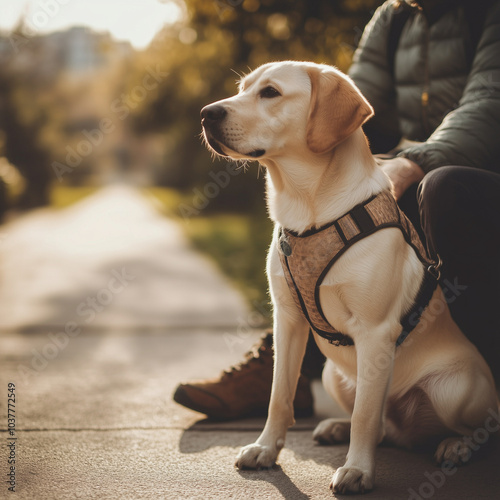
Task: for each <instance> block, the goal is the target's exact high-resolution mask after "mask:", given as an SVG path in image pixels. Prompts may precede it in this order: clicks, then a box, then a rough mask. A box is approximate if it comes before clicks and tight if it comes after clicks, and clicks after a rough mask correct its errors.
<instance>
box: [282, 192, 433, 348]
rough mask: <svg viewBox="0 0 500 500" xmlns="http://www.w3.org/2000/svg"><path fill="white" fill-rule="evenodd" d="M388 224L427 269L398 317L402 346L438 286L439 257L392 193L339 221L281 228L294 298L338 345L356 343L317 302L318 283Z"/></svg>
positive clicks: (285, 265) (286, 270) (317, 327)
mask: <svg viewBox="0 0 500 500" xmlns="http://www.w3.org/2000/svg"><path fill="white" fill-rule="evenodd" d="M387 227H396V228H399V229H400V230H401V232H402V233H403V236H404V238H405V240H406V242H407V243H408V244H409V245H411V246H412V248H413V249H414V250H415V253H416V254H417V256H418V258H419V259H420V261H421V262H422V265H423V266H424V268H425V272H424V277H423V279H422V283H421V285H420V289H419V292H418V293H417V297H416V299H415V303H414V304H413V307H412V308H411V309H410V311H409V312H408V313H406V314H405V315H404V316H403V317H402V318H401V320H400V323H401V326H402V332H401V335H400V336H399V337H398V339H397V341H396V345H397V346H398V345H400V344H401V343H402V342H403V341H404V340H405V338H406V337H407V336H408V334H409V333H410V332H411V331H412V330H413V328H415V326H416V325H417V324H418V322H419V320H420V317H421V316H422V313H423V311H424V309H425V308H426V307H427V305H428V304H429V301H430V299H431V297H432V295H433V293H434V290H435V289H436V287H437V283H438V280H439V277H440V272H439V268H440V265H441V261H440V260H439V261H438V262H437V263H436V262H435V261H433V260H432V259H431V258H430V257H429V256H428V254H427V252H426V251H425V249H424V247H423V245H422V242H421V241H420V238H419V236H418V234H417V232H416V230H415V228H414V227H413V225H412V224H411V222H410V221H409V220H408V219H407V217H406V216H405V214H404V213H403V212H402V211H401V209H400V208H399V206H398V204H397V203H396V200H395V199H394V197H393V196H392V194H391V193H390V192H389V191H383V192H381V193H379V194H378V195H375V196H373V197H372V198H370V199H368V200H366V201H364V202H363V203H360V204H359V205H357V206H355V207H354V208H353V209H352V210H350V211H349V212H348V213H346V214H345V215H343V216H342V217H340V218H339V219H337V220H335V221H333V222H330V223H329V224H326V225H325V226H323V227H320V228H318V229H311V230H309V231H306V232H304V233H301V234H297V233H296V232H294V231H291V230H288V229H283V228H281V229H280V236H279V242H278V250H279V256H280V260H281V265H282V266H283V271H284V273H285V278H286V281H287V283H288V287H289V288H290V291H291V293H292V297H293V299H294V301H295V303H296V304H297V306H298V307H299V309H300V310H301V311H302V313H303V314H304V316H305V318H306V319H307V321H308V323H309V325H310V326H311V328H312V329H313V330H314V331H315V332H316V333H318V335H320V336H321V337H324V338H325V339H327V340H328V341H329V342H330V343H332V344H335V345H354V342H353V340H352V338H351V337H349V336H348V335H346V334H343V333H340V332H339V331H338V330H336V329H335V328H334V327H333V326H332V325H331V324H330V323H329V322H328V321H327V319H326V317H325V315H324V313H323V310H322V308H321V304H320V301H319V287H320V285H321V283H322V282H323V280H324V278H325V276H326V274H327V273H328V271H329V270H330V269H331V268H332V266H333V265H334V264H335V262H336V261H337V260H338V259H339V258H340V256H341V255H343V254H344V252H346V251H347V250H348V249H349V248H350V247H351V246H352V245H354V244H355V243H356V242H358V241H359V240H361V239H363V238H366V237H367V236H369V235H371V234H373V233H374V232H376V231H378V230H380V229H384V228H387Z"/></svg>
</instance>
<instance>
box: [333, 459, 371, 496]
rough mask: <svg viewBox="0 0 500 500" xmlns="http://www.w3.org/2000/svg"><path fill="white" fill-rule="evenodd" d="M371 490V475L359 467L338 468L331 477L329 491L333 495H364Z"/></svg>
mask: <svg viewBox="0 0 500 500" xmlns="http://www.w3.org/2000/svg"><path fill="white" fill-rule="evenodd" d="M372 488H373V474H370V473H369V472H368V471H364V470H362V469H360V468H359V467H345V466H344V467H339V468H338V469H337V470H336V471H335V474H334V475H333V479H332V482H331V483H330V489H331V490H332V491H333V492H334V493H340V494H345V493H365V492H367V491H370V490H371V489H372Z"/></svg>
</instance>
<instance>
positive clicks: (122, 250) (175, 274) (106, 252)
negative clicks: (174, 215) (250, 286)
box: [0, 186, 247, 330]
mask: <svg viewBox="0 0 500 500" xmlns="http://www.w3.org/2000/svg"><path fill="white" fill-rule="evenodd" d="M1 236H2V238H1V241H0V317H1V318H2V325H1V326H2V328H3V329H5V330H12V329H30V328H33V327H34V326H36V327H41V326H47V327H60V326H63V325H65V324H66V322H68V321H75V322H77V323H79V324H82V326H84V327H85V328H86V329H96V328H99V329H103V328H108V327H113V328H116V327H120V328H127V329H134V328H147V329H150V328H160V329H163V328H165V327H167V328H168V327H174V326H177V327H179V326H181V327H182V326H194V325H196V326H206V327H218V326H219V327H220V326H229V325H233V324H235V323H236V322H237V321H238V320H241V319H242V318H243V319H246V316H247V309H246V305H245V303H244V302H243V300H242V298H241V297H240V296H239V295H238V294H236V293H234V291H233V290H232V288H231V287H230V286H229V285H228V283H227V281H226V280H225V279H223V278H222V277H221V276H220V273H219V272H218V270H217V269H216V266H215V265H214V264H213V263H212V262H210V261H208V260H207V259H205V258H203V257H201V256H200V255H199V254H197V253H195V252H194V251H193V250H192V249H191V248H190V247H189V246H188V244H187V242H186V240H185V238H184V235H183V233H182V229H181V228H180V227H179V226H178V225H177V223H175V222H172V221H171V220H168V219H167V218H165V217H162V216H161V215H160V214H159V213H158V212H157V211H156V209H155V208H154V207H153V206H152V204H150V203H149V202H148V201H147V200H145V198H144V197H143V196H142V195H141V193H139V192H138V191H136V190H134V189H133V188H129V187H125V186H113V187H108V188H105V189H102V190H101V191H99V192H97V193H96V194H95V195H93V196H91V197H88V198H86V199H85V200H83V201H82V202H80V203H77V204H76V205H73V206H71V207H69V208H67V209H65V210H62V211H54V210H39V211H36V212H33V213H31V214H29V215H27V216H25V217H23V218H21V219H18V220H17V221H15V222H14V223H12V224H10V225H7V226H5V227H4V228H3V230H2V231H1Z"/></svg>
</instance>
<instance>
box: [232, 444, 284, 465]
mask: <svg viewBox="0 0 500 500" xmlns="http://www.w3.org/2000/svg"><path fill="white" fill-rule="evenodd" d="M277 458H278V450H277V449H276V448H274V447H271V446H264V445H262V444H258V443H253V444H249V445H248V446H244V447H243V448H241V450H240V452H239V453H238V456H237V457H236V462H235V464H234V465H235V466H236V467H237V468H238V469H269V468H271V467H272V466H273V465H274V464H275V463H276V459H277Z"/></svg>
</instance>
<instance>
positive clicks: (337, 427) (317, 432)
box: [313, 418, 351, 444]
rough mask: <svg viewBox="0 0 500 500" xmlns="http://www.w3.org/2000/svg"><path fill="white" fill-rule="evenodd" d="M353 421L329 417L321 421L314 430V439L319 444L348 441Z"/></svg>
mask: <svg viewBox="0 0 500 500" xmlns="http://www.w3.org/2000/svg"><path fill="white" fill-rule="evenodd" d="M350 435H351V422H350V421H349V420H344V419H340V418H327V419H326V420H323V421H322V422H320V423H319V424H318V425H317V426H316V429H314V432H313V439H314V440H315V441H317V442H318V443H319V444H339V443H348V442H349V439H350Z"/></svg>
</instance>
